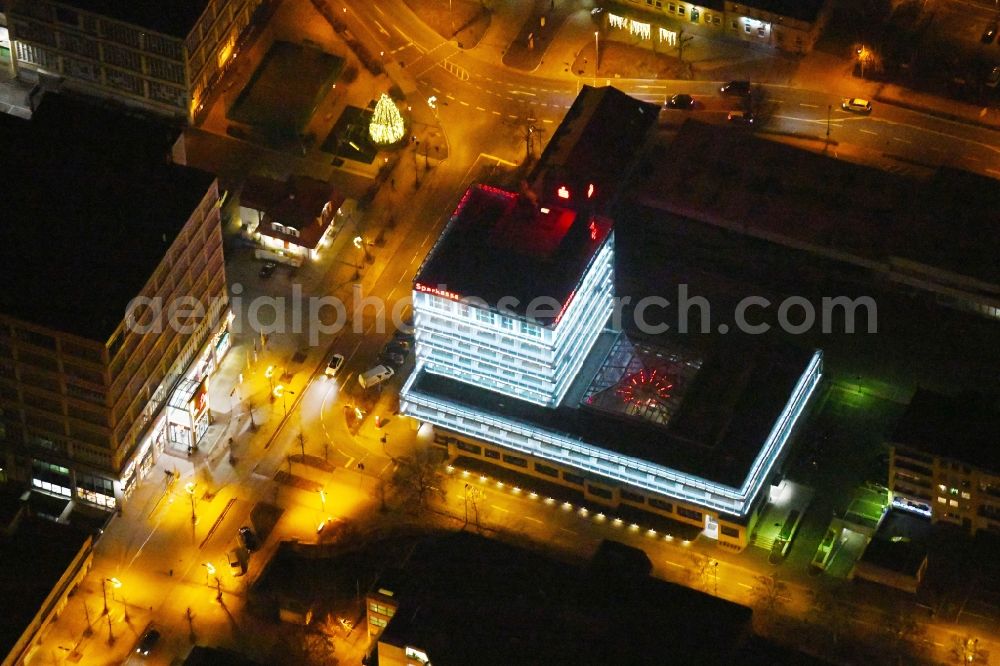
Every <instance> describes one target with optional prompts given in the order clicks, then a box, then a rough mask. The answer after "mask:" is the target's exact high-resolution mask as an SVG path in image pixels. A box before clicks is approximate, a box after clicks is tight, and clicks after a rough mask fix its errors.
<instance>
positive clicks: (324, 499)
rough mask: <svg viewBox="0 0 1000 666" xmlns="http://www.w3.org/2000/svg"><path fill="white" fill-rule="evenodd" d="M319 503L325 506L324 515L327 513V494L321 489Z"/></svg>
mask: <svg viewBox="0 0 1000 666" xmlns="http://www.w3.org/2000/svg"><path fill="white" fill-rule="evenodd" d="M319 501H320V504H322V505H323V513H326V493H325V492H323V489H322V488H320V489H319Z"/></svg>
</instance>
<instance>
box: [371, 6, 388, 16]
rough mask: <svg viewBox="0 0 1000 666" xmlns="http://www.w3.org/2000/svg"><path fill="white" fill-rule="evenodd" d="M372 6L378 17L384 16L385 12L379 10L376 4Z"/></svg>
mask: <svg viewBox="0 0 1000 666" xmlns="http://www.w3.org/2000/svg"><path fill="white" fill-rule="evenodd" d="M372 6H373V7H374V8H375V11H377V12H378V13H379V15H380V16H385V12H383V11H382V10H381V9H379V6H378V5H377V4H373V5H372Z"/></svg>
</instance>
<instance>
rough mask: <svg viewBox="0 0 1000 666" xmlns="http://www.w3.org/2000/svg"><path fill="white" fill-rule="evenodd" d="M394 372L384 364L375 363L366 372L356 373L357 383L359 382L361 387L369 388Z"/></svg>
mask: <svg viewBox="0 0 1000 666" xmlns="http://www.w3.org/2000/svg"><path fill="white" fill-rule="evenodd" d="M394 374H396V373H395V371H394V370H393V369H392V368H390V367H387V366H384V365H376V366H375V367H374V368H372V369H371V370H369V371H368V372H363V373H361V374H360V375H358V383H359V384H361V387H362V388H371V387H372V386H375V385H377V384H381V383H382V382H384V381H385V380H387V379H389V378H390V377H392V376H393V375H394Z"/></svg>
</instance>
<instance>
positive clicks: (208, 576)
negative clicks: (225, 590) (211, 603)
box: [201, 562, 215, 586]
mask: <svg viewBox="0 0 1000 666" xmlns="http://www.w3.org/2000/svg"><path fill="white" fill-rule="evenodd" d="M201 566H203V567H205V585H209V586H210V585H211V584H212V576H214V575H215V565H214V564H212V563H211V562H202V563H201Z"/></svg>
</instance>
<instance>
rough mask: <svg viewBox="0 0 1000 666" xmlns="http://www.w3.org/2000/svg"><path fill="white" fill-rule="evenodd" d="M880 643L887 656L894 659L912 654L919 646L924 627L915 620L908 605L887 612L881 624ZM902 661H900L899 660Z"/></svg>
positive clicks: (900, 658)
mask: <svg viewBox="0 0 1000 666" xmlns="http://www.w3.org/2000/svg"><path fill="white" fill-rule="evenodd" d="M881 630H882V635H883V639H882V641H881V645H882V646H883V647H884V648H885V651H886V653H887V655H888V656H890V657H891V658H893V659H896V660H902V659H904V658H905V657H910V656H913V655H914V652H915V651H916V650H918V648H919V647H920V639H921V637H922V636H923V634H924V631H925V628H924V626H923V625H921V624H920V623H918V622H917V619H916V617H914V615H913V609H912V608H910V607H900V608H897V609H896V610H895V611H893V612H892V613H890V614H889V616H888V617H887V618H886V620H885V622H884V623H883V624H882V626H881ZM901 663H902V662H901Z"/></svg>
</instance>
